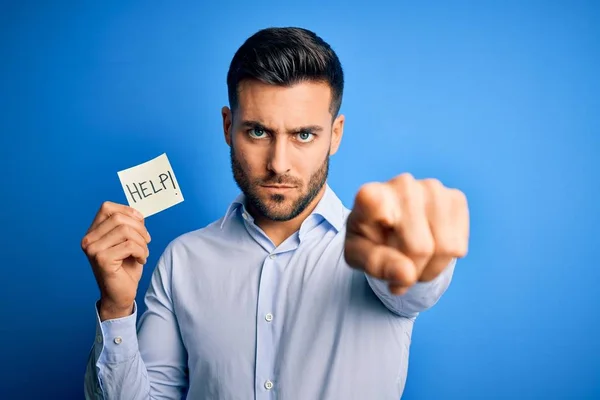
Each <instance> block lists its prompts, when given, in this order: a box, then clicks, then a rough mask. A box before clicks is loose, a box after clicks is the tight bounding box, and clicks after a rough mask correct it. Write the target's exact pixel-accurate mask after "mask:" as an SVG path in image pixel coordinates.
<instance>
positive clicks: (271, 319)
mask: <svg viewBox="0 0 600 400" xmlns="http://www.w3.org/2000/svg"><path fill="white" fill-rule="evenodd" d="M265 319H266V320H267V322H271V321H273V314H271V313H268V314H267V315H265Z"/></svg>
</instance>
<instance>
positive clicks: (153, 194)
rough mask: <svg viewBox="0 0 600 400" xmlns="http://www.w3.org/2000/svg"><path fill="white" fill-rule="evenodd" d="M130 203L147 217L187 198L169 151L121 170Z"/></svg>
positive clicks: (121, 179)
mask: <svg viewBox="0 0 600 400" xmlns="http://www.w3.org/2000/svg"><path fill="white" fill-rule="evenodd" d="M117 175H118V176H119V180H120V181H121V186H123V191H124V192H125V197H127V202H128V203H129V206H130V207H132V208H135V209H136V210H138V211H139V212H141V213H142V215H143V216H144V217H149V216H150V215H153V214H156V213H158V212H160V211H163V210H165V209H167V208H169V207H172V206H174V205H176V204H179V203H181V202H182V201H183V194H182V193H181V188H180V187H179V184H178V183H177V178H175V173H174V172H173V168H171V163H170V162H169V159H168V158H167V155H166V154H164V153H163V154H161V155H160V156H158V157H156V158H154V159H152V160H150V161H146V162H145V163H142V164H139V165H136V166H135V167H131V168H128V169H125V170H123V171H119V172H117Z"/></svg>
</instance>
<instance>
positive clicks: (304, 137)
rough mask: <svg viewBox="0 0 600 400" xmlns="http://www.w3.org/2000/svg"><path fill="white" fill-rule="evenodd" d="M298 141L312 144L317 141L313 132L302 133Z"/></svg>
mask: <svg viewBox="0 0 600 400" xmlns="http://www.w3.org/2000/svg"><path fill="white" fill-rule="evenodd" d="M298 140H299V141H300V142H302V143H310V142H312V141H313V140H315V135H314V133H312V132H300V133H299V134H298Z"/></svg>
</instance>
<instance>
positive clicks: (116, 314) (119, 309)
mask: <svg viewBox="0 0 600 400" xmlns="http://www.w3.org/2000/svg"><path fill="white" fill-rule="evenodd" d="M133 307H134V305H133V303H131V304H130V305H127V306H123V305H118V304H115V303H113V302H111V301H110V300H106V299H100V302H99V304H98V315H99V316H100V321H101V322H104V321H106V320H109V319H117V318H125V317H129V316H130V315H131V314H133Z"/></svg>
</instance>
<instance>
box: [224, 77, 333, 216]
mask: <svg viewBox="0 0 600 400" xmlns="http://www.w3.org/2000/svg"><path fill="white" fill-rule="evenodd" d="M238 93H239V94H238V107H237V109H236V110H235V112H234V115H233V116H232V115H231V112H230V110H229V109H228V108H224V109H223V126H224V130H225V138H226V141H227V143H228V144H229V146H230V148H231V151H230V153H231V166H232V170H233V175H234V179H235V181H236V182H237V184H238V186H239V187H240V189H241V190H242V191H243V192H244V194H245V195H246V197H247V199H248V201H249V203H250V204H249V205H250V206H252V207H253V208H254V209H255V210H256V211H258V212H259V213H261V214H262V215H263V216H264V217H265V218H268V219H271V220H274V221H287V220H290V219H292V218H294V217H296V216H298V215H299V214H300V213H301V212H302V211H304V209H305V208H306V207H307V206H308V205H310V204H311V203H312V201H313V200H314V199H315V197H316V196H317V195H318V194H319V193H320V191H321V190H322V189H323V186H324V184H325V182H326V180H327V173H328V166H329V156H330V155H333V154H334V153H335V152H336V151H337V149H338V146H339V143H340V140H341V137H342V133H343V124H344V118H343V116H339V117H337V118H336V119H335V121H332V115H331V111H330V106H331V90H330V88H329V86H328V85H327V84H325V83H315V82H302V83H298V84H296V85H294V86H291V87H281V86H274V85H267V84H264V83H260V82H256V81H244V82H242V83H241V84H240V86H239V88H238ZM332 122H333V123H332Z"/></svg>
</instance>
